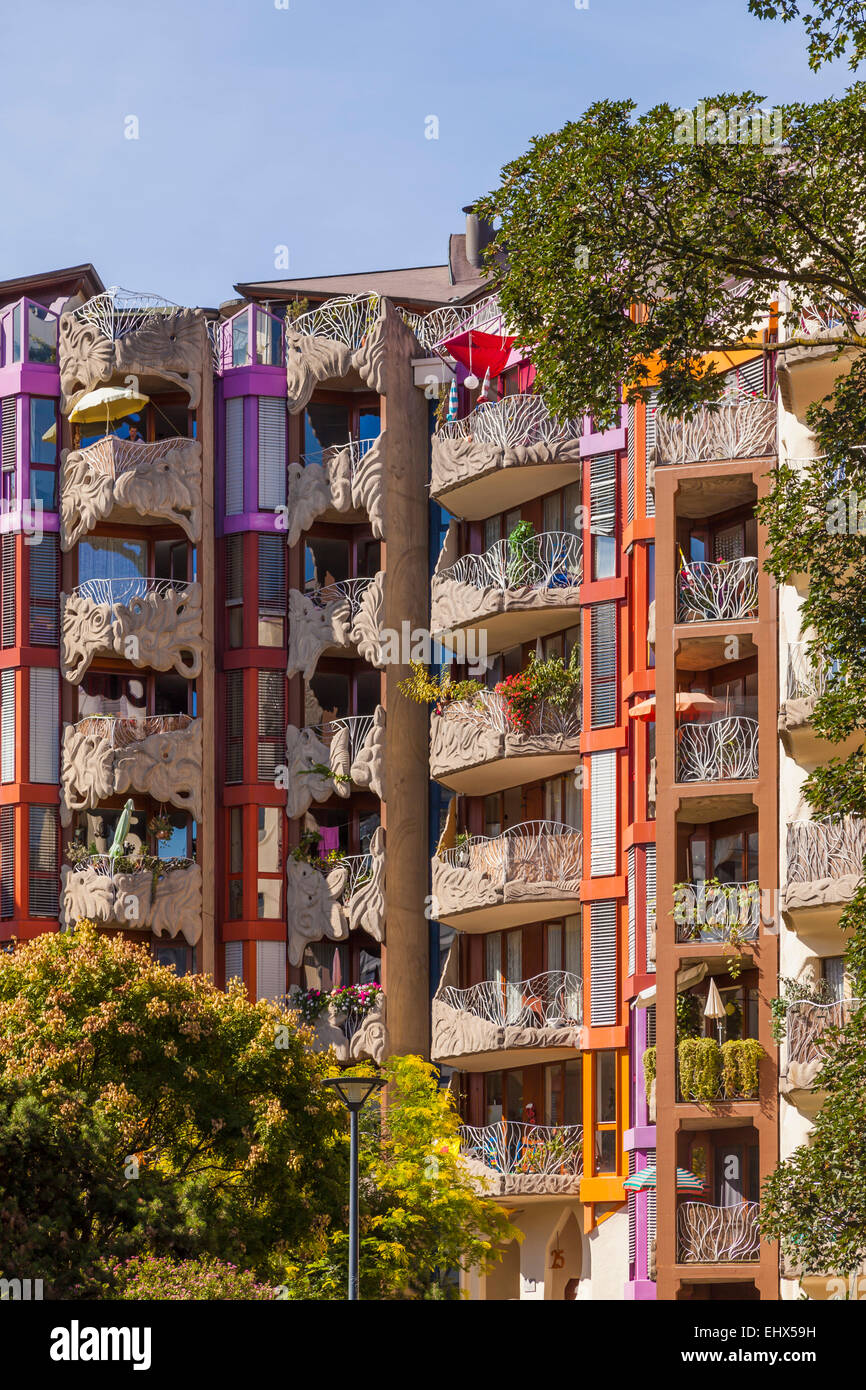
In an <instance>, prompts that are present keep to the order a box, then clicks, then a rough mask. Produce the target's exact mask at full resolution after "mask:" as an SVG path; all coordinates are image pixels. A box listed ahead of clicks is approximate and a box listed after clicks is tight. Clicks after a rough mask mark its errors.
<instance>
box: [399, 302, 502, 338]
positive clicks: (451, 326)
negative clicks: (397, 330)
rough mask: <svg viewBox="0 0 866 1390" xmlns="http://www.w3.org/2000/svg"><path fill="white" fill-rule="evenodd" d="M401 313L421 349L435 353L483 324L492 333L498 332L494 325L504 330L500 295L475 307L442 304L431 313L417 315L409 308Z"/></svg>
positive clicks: (478, 303)
mask: <svg viewBox="0 0 866 1390" xmlns="http://www.w3.org/2000/svg"><path fill="white" fill-rule="evenodd" d="M401 313H402V315H403V318H404V320H405V322H406V323H407V324H408V325H409V327H410V328H411V329H412V331H413V333H414V334H415V337H416V338H417V339H418V342H419V343H420V344H421V346H422V347H424V348H429V349H431V350H434V349H436V348H437V347H439V346H440V344H442V343H444V342H445V341H446V340H447V339H448V338H454V337H456V336H457V334H458V333H466V332H467V331H468V330H469V329H470V328H479V329H480V328H481V327H482V325H483V326H484V327H485V328H486V329H488V331H494V325H498V326H499V327H501V322H502V309H501V307H500V304H499V296H498V295H496V294H491V295H488V297H487V298H486V299H481V300H478V301H476V303H475V304H466V305H459V306H458V305H452V304H442V305H440V306H439V308H438V309H431V310H430V312H429V313H428V314H413V313H411V312H410V311H409V310H408V309H402V310H401Z"/></svg>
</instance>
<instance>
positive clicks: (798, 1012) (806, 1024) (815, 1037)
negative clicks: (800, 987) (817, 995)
mask: <svg viewBox="0 0 866 1390" xmlns="http://www.w3.org/2000/svg"><path fill="white" fill-rule="evenodd" d="M864 1003H866V1000H863V999H839V1000H837V1001H836V1002H835V1003H833V1004H813V1003H811V1002H810V1001H809V1000H807V999H798V1000H796V1002H795V1003H793V1004H789V1005H788V1010H787V1021H786V1025H785V1036H786V1038H787V1040H788V1066H789V1067H790V1066H791V1065H792V1064H793V1063H796V1064H798V1065H801V1066H802V1065H807V1064H808V1063H810V1062H823V1061H824V1059H825V1058H826V1057H827V1056H829V1054H830V1052H831V1051H832V1048H833V1042H834V1032H833V1030H834V1029H837V1028H845V1027H846V1026H847V1024H848V1023H849V1022H850V1020H851V1017H852V1015H853V1014H855V1013H856V1012H857V1010H858V1009H861V1008H862V1007H863V1005H864Z"/></svg>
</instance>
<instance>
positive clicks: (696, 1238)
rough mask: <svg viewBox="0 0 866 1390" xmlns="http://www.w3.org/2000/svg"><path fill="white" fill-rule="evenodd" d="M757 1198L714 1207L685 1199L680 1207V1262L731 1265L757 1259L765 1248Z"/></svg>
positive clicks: (747, 1262) (678, 1222)
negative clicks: (753, 1200) (731, 1205)
mask: <svg viewBox="0 0 866 1390" xmlns="http://www.w3.org/2000/svg"><path fill="white" fill-rule="evenodd" d="M759 1212H760V1208H759V1206H758V1203H757V1202H741V1203H740V1204H739V1205H738V1206H735V1207H713V1206H710V1204H709V1203H708V1202H681V1203H680V1205H679V1207H678V1208H677V1260H678V1262H679V1263H680V1264H701V1265H730V1264H750V1263H753V1262H755V1263H756V1262H757V1260H758V1258H759V1256H760V1250H761V1232H760V1227H759V1225H758V1216H759Z"/></svg>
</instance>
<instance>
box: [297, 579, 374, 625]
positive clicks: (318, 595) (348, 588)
mask: <svg viewBox="0 0 866 1390" xmlns="http://www.w3.org/2000/svg"><path fill="white" fill-rule="evenodd" d="M372 583H373V579H372V577H364V578H360V579H335V580H333V581H332V582H331V583H330V584H323V585H321V586H320V587H319V588H318V589H307V590H306V591H305V592H306V595H307V598H308V599H310V601H311V602H312V603H314V604H315V606H316V607H317V608H327V606H328V604H329V603H334V601H335V600H337V599H345V600H346V602H347V603H348V605H349V617H350V618H354V617H355V616H356V615H357V614H358V613H359V612H360V609H361V604H362V602H363V599H364V594H365V593H366V592H367V590H368V589H369V587H370V585H371V584H372Z"/></svg>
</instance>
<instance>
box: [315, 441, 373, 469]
mask: <svg viewBox="0 0 866 1390" xmlns="http://www.w3.org/2000/svg"><path fill="white" fill-rule="evenodd" d="M375 443H377V440H376V439H347V440H346V442H345V444H326V445H325V447H324V448H323V449H310V451H309V452H308V453H306V454H301V458H302V459H303V462H304V466H305V467H306V466H307V465H308V464H311V463H318V464H320V465H321V466H322V467H323V468H324V467H325V465H326V464H328V463H330V461H331V459H334V458H336V457H337V455H338V454H343V453H347V452H348V456H349V471H350V474H351V475H352V476H354V474H355V473H356V472H357V471H358V469H359V468H360V466H361V463H362V462H363V460H364V458H365V457H366V455H367V454H368V453H369V451H370V449H372V447H373V445H374V444H375Z"/></svg>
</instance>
